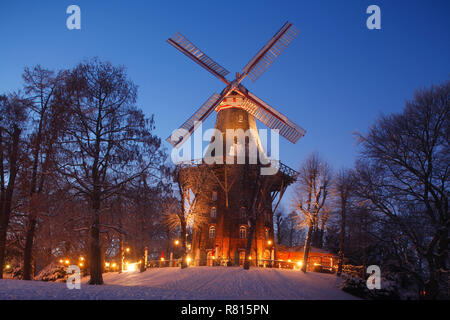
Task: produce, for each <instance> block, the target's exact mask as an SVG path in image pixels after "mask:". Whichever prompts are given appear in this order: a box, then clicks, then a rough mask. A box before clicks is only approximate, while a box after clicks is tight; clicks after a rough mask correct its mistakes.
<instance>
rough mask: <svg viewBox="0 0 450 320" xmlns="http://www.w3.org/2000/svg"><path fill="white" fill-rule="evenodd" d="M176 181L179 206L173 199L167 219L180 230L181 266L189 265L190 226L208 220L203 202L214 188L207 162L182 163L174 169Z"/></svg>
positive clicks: (169, 205)
mask: <svg viewBox="0 0 450 320" xmlns="http://www.w3.org/2000/svg"><path fill="white" fill-rule="evenodd" d="M173 175H174V181H175V183H176V188H177V190H178V192H179V201H178V208H177V206H175V205H174V203H173V201H169V203H168V204H167V206H166V209H167V211H166V215H167V218H166V221H167V224H168V225H169V226H170V228H171V229H172V230H173V229H175V228H178V229H179V230H180V237H181V247H182V250H183V256H182V261H181V267H182V268H185V267H187V264H186V257H187V236H188V227H189V226H192V225H193V224H194V220H195V223H196V225H197V226H199V227H200V226H201V225H202V223H204V222H205V221H206V216H205V214H206V213H205V212H202V210H201V209H202V207H203V204H204V203H205V202H206V201H207V199H209V197H208V195H209V194H210V192H211V190H212V180H211V179H212V177H211V173H210V170H209V166H208V165H206V164H198V165H191V164H188V165H186V164H180V165H178V166H177V167H176V168H175V170H174V173H173Z"/></svg>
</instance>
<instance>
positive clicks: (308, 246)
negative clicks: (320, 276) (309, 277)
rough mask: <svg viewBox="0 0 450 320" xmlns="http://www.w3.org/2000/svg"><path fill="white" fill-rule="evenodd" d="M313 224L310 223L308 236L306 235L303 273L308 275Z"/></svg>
mask: <svg viewBox="0 0 450 320" xmlns="http://www.w3.org/2000/svg"><path fill="white" fill-rule="evenodd" d="M312 229H313V226H312V223H310V225H309V227H308V234H307V235H306V240H305V248H304V249H303V266H302V271H303V272H305V273H306V270H307V266H308V256H309V249H310V247H311V234H312Z"/></svg>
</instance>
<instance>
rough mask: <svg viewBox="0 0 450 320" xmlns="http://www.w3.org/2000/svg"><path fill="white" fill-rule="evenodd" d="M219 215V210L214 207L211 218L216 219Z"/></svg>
mask: <svg viewBox="0 0 450 320" xmlns="http://www.w3.org/2000/svg"><path fill="white" fill-rule="evenodd" d="M216 215H217V208H216V207H212V208H211V218H215V217H216Z"/></svg>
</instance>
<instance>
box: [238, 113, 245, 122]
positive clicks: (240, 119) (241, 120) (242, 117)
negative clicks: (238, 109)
mask: <svg viewBox="0 0 450 320" xmlns="http://www.w3.org/2000/svg"><path fill="white" fill-rule="evenodd" d="M238 119H239V120H238V121H239V122H243V121H244V116H243V115H242V114H240V115H239V117H238Z"/></svg>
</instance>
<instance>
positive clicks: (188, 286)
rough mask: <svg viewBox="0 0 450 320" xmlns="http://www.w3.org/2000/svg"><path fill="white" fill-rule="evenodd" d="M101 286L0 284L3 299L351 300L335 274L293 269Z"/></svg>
mask: <svg viewBox="0 0 450 320" xmlns="http://www.w3.org/2000/svg"><path fill="white" fill-rule="evenodd" d="M103 280H104V282H105V285H102V286H91V285H88V284H87V283H86V282H87V281H88V279H87V278H84V279H83V280H82V284H81V289H80V290H76V289H73V290H69V289H67V287H66V284H65V283H51V282H41V281H23V280H6V279H5V280H0V300H4V299H89V300H98V299H157V300H159V299H189V300H190V299H195V300H197V299H198V300H202V299H205V300H209V299H217V300H220V299H230V300H244V299H267V300H275V299H277V300H278V299H295V300H296V299H356V298H355V297H353V296H351V295H349V294H347V293H345V292H343V291H341V290H340V289H338V288H337V285H338V284H339V282H340V281H341V280H340V279H339V278H337V277H336V276H335V275H330V274H321V273H312V272H310V273H307V274H303V273H302V272H300V271H298V270H284V269H262V268H252V269H250V270H243V269H242V268H237V267H236V268H235V267H229V268H227V267H190V268H187V269H179V268H161V269H148V270H147V271H145V272H143V273H140V272H124V273H122V274H118V273H106V274H104V275H103Z"/></svg>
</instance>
